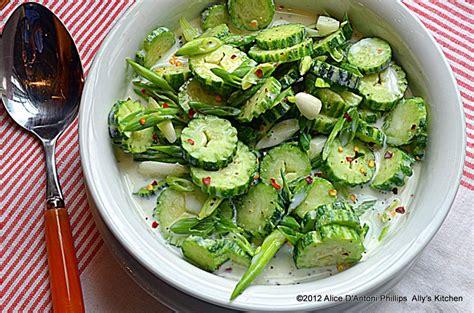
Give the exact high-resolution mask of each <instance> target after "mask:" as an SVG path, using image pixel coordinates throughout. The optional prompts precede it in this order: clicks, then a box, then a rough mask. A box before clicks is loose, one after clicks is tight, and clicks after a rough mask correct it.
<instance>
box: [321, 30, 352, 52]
mask: <svg viewBox="0 0 474 313" xmlns="http://www.w3.org/2000/svg"><path fill="white" fill-rule="evenodd" d="M346 40H347V39H346V36H344V32H343V31H342V29H339V30H337V31H336V32H335V33H333V34H331V35H329V36H327V37H324V38H323V39H320V40H318V41H315V42H314V44H313V56H319V55H323V54H326V53H328V52H329V51H331V50H333V49H335V48H337V47H339V46H341V45H342V44H344V43H345V42H346Z"/></svg>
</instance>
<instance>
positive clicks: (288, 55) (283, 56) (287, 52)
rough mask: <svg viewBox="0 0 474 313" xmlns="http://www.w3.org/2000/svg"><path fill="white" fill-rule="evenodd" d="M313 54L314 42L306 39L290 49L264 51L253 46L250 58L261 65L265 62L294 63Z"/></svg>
mask: <svg viewBox="0 0 474 313" xmlns="http://www.w3.org/2000/svg"><path fill="white" fill-rule="evenodd" d="M312 53H313V41H312V40H311V39H306V40H304V41H302V42H300V43H299V44H296V45H294V46H291V47H288V48H282V49H274V50H262V49H260V48H259V47H257V46H253V47H252V48H250V50H249V56H250V57H251V58H252V59H254V60H255V61H257V62H259V63H264V62H279V63H285V62H292V61H296V60H299V59H301V58H302V57H304V56H307V55H311V54H312Z"/></svg>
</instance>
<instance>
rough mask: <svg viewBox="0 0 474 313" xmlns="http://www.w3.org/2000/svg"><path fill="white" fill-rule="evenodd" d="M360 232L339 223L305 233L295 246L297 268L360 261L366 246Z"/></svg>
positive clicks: (294, 256) (294, 255) (347, 263)
mask: <svg viewBox="0 0 474 313" xmlns="http://www.w3.org/2000/svg"><path fill="white" fill-rule="evenodd" d="M362 239H363V238H361V236H360V234H359V232H357V231H356V230H354V229H352V228H349V227H345V226H339V225H329V226H323V227H321V228H320V229H318V230H317V231H311V232H309V233H307V234H306V235H304V237H303V238H301V240H300V241H299V242H298V244H297V245H296V246H295V249H294V254H293V258H294V261H295V264H296V267H297V268H311V267H319V266H330V265H349V264H353V263H355V262H357V261H359V260H360V259H361V258H362V253H363V252H364V250H365V248H364V245H363V243H362Z"/></svg>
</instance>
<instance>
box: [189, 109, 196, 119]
mask: <svg viewBox="0 0 474 313" xmlns="http://www.w3.org/2000/svg"><path fill="white" fill-rule="evenodd" d="M194 114H196V112H195V111H194V110H193V109H189V111H188V117H189V118H193V116H194Z"/></svg>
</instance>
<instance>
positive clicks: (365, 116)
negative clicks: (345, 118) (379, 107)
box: [359, 109, 382, 124]
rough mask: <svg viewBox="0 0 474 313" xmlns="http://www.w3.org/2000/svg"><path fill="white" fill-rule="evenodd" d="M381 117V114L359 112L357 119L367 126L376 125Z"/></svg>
mask: <svg viewBox="0 0 474 313" xmlns="http://www.w3.org/2000/svg"><path fill="white" fill-rule="evenodd" d="M381 117H382V114H381V112H373V111H369V110H364V109H362V110H359V118H360V119H362V120H364V121H365V122H367V123H369V124H373V123H376V122H377V120H378V119H379V118H381Z"/></svg>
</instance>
